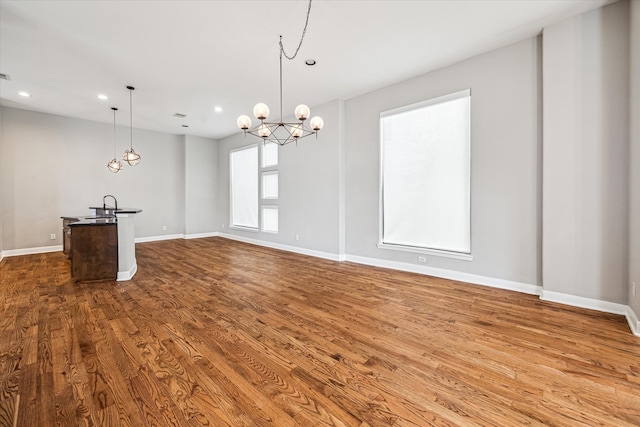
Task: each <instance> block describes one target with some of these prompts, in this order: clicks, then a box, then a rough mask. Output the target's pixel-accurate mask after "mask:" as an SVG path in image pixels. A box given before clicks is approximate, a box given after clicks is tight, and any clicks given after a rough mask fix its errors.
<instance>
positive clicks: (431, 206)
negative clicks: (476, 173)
mask: <svg viewBox="0 0 640 427" xmlns="http://www.w3.org/2000/svg"><path fill="white" fill-rule="evenodd" d="M470 110H471V91H470V90H464V91H461V92H456V93H453V94H450V95H446V96H442V97H439V98H436V99H432V100H429V101H426V102H421V103H419V104H414V105H409V106H406V107H402V108H398V109H395V110H392V111H387V112H384V113H382V114H381V115H380V137H381V197H380V199H381V203H380V204H381V209H380V214H381V221H380V224H381V233H380V244H379V247H382V248H390V249H400V250H409V251H416V252H425V253H432V254H440V255H444V256H452V257H454V258H461V259H471V258H470V254H471V196H470V195H471V191H470V188H471V182H470V180H471V172H470V133H471V131H470V124H471V123H470Z"/></svg>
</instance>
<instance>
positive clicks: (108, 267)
mask: <svg viewBox="0 0 640 427" xmlns="http://www.w3.org/2000/svg"><path fill="white" fill-rule="evenodd" d="M70 228H71V276H72V277H73V278H74V279H75V280H77V281H84V280H100V279H114V280H115V279H116V278H117V276H118V227H117V225H116V224H115V221H114V222H113V223H105V224H87V225H81V224H78V223H75V224H71V227H70Z"/></svg>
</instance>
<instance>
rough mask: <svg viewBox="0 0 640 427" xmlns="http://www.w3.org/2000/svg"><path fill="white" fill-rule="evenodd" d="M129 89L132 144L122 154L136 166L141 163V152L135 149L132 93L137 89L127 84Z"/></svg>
mask: <svg viewBox="0 0 640 427" xmlns="http://www.w3.org/2000/svg"><path fill="white" fill-rule="evenodd" d="M127 89H129V123H130V126H131V131H130V136H131V139H130V141H131V144H130V145H129V148H128V149H127V150H125V151H124V154H123V155H122V159H123V160H124V161H125V162H127V163H129V165H131V166H135V165H137V164H138V163H140V158H141V157H140V154H138V153H136V152H135V150H134V149H133V101H132V93H133V91H134V90H135V89H136V88H134V87H133V86H127Z"/></svg>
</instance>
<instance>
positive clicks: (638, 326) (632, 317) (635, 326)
mask: <svg viewBox="0 0 640 427" xmlns="http://www.w3.org/2000/svg"><path fill="white" fill-rule="evenodd" d="M625 317H626V318H627V323H628V324H629V327H630V328H631V332H633V335H635V336H637V337H640V321H638V316H637V315H636V313H635V312H634V311H633V309H632V308H631V306H627V312H626V315H625Z"/></svg>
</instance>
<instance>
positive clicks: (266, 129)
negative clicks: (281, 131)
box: [258, 124, 271, 138]
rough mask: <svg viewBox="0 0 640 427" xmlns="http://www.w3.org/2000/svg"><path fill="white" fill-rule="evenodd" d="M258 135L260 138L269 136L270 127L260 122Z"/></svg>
mask: <svg viewBox="0 0 640 427" xmlns="http://www.w3.org/2000/svg"><path fill="white" fill-rule="evenodd" d="M258 135H260V136H261V137H262V138H269V136H271V129H269V126H267V125H265V124H261V125H260V127H259V128H258Z"/></svg>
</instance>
